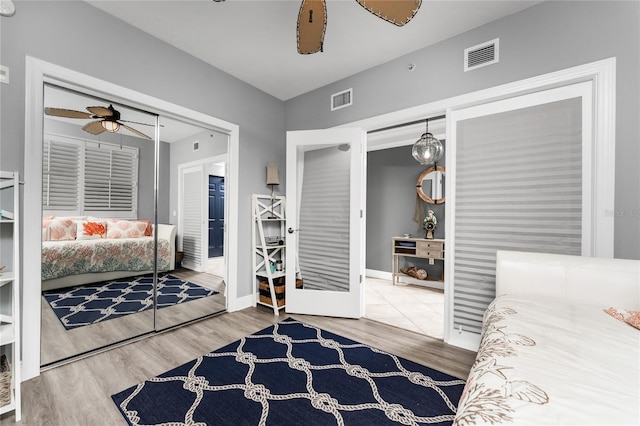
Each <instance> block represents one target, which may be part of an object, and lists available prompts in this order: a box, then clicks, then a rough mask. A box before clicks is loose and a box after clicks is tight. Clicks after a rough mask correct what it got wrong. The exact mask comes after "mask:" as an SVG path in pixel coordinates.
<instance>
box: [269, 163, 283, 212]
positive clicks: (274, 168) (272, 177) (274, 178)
mask: <svg viewBox="0 0 640 426" xmlns="http://www.w3.org/2000/svg"><path fill="white" fill-rule="evenodd" d="M267 185H269V186H271V216H270V217H269V219H275V218H276V216H275V215H274V213H273V202H274V201H275V199H276V195H275V193H274V186H275V185H280V180H279V179H278V164H277V163H267Z"/></svg>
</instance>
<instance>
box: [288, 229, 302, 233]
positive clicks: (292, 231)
mask: <svg viewBox="0 0 640 426" xmlns="http://www.w3.org/2000/svg"><path fill="white" fill-rule="evenodd" d="M296 231H299V229H293V228H289V229H287V232H288V233H290V234H293V233H294V232H296Z"/></svg>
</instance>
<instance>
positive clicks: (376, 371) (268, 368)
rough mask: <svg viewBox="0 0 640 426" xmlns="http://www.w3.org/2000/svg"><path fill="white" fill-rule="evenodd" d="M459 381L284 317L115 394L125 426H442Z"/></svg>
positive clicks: (457, 393) (452, 407)
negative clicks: (127, 424)
mask: <svg viewBox="0 0 640 426" xmlns="http://www.w3.org/2000/svg"><path fill="white" fill-rule="evenodd" d="M464 384H465V382H464V381H463V380H459V379H456V378H455V377H452V376H449V375H447V374H444V373H441V372H439V371H437V370H433V369H431V368H429V367H425V366H423V365H420V364H416V363H414V362H411V361H409V360H406V359H403V358H400V357H397V356H395V355H392V354H389V353H386V352H383V351H381V350H378V349H375V348H372V347H370V346H367V345H364V344H362V343H358V342H356V341H353V340H350V339H347V338H345V337H342V336H339V335H337V334H333V333H329V332H327V331H325V330H322V329H319V328H316V327H313V326H310V325H307V324H304V323H301V322H298V321H296V320H293V319H286V320H284V321H282V322H280V323H278V324H275V325H273V326H271V327H267V328H265V329H264V330H262V331H259V332H257V333H255V334H252V335H249V336H247V337H244V338H242V339H240V340H238V341H237V342H234V343H231V344H230V345H227V346H225V347H223V348H221V349H218V350H216V351H214V352H211V353H208V354H206V355H203V356H201V357H199V358H197V359H195V360H193V361H191V362H188V363H186V364H184V365H181V366H180V367H177V368H174V369H173V370H170V371H167V372H166V373H164V374H161V375H160V376H158V377H155V378H152V379H149V380H147V381H145V382H143V383H140V384H138V385H137V386H133V387H131V388H129V389H126V390H124V391H122V392H119V393H117V394H115V395H112V398H113V401H114V402H115V404H116V405H117V406H118V408H119V409H120V411H121V413H122V415H123V416H124V418H125V419H126V420H127V422H128V423H129V424H131V425H156V424H192V425H194V424H197V425H277V426H287V425H305V426H310V425H322V426H325V425H332V424H338V425H363V426H364V425H366V426H370V425H385V424H405V425H416V424H417V425H420V424H432V425H433V424H441V425H444V424H451V423H452V422H453V418H454V417H455V413H456V406H457V404H458V400H459V399H460V395H461V394H462V390H463V388H464Z"/></svg>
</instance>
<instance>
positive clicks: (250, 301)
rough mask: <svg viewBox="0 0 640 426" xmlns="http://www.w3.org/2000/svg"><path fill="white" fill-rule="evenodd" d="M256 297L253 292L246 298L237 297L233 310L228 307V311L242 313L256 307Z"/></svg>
mask: <svg viewBox="0 0 640 426" xmlns="http://www.w3.org/2000/svg"><path fill="white" fill-rule="evenodd" d="M254 297H255V294H254V293H253V292H251V294H248V295H246V296H240V297H236V298H235V304H234V306H233V308H231V307H227V311H229V312H236V311H241V310H243V309H246V308H251V307H253V306H255V304H254Z"/></svg>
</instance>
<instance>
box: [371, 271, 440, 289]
mask: <svg viewBox="0 0 640 426" xmlns="http://www.w3.org/2000/svg"><path fill="white" fill-rule="evenodd" d="M365 273H366V274H367V277H369V278H377V279H380V280H389V281H391V280H392V279H393V277H392V274H391V272H387V271H378V270H376V269H367V270H366V271H365ZM398 282H400V283H405V284H414V285H420V286H424V287H430V288H437V289H440V290H444V282H441V281H428V280H418V279H415V278H411V277H399V278H398Z"/></svg>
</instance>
